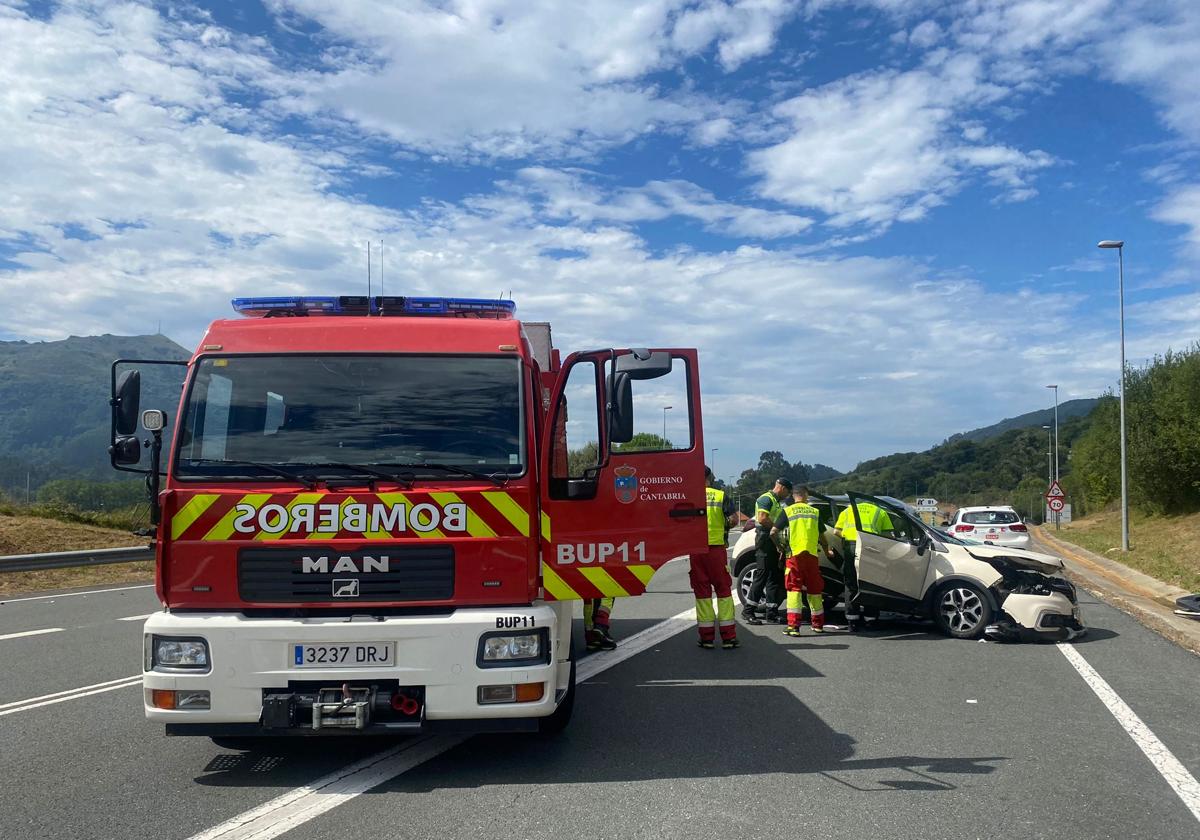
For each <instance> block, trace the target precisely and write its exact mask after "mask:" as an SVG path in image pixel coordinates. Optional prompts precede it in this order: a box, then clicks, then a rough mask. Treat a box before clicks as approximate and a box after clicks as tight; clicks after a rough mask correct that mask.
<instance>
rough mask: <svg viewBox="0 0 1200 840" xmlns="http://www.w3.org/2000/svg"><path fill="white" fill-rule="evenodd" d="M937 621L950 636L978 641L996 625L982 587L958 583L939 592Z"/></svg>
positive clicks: (934, 615) (951, 584) (950, 584)
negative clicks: (984, 632)
mask: <svg viewBox="0 0 1200 840" xmlns="http://www.w3.org/2000/svg"><path fill="white" fill-rule="evenodd" d="M933 620H934V621H935V622H936V623H937V626H938V627H940V628H941V630H942V632H943V633H945V634H946V635H948V636H953V637H954V638H956V639H976V638H979V636H981V635H982V634H983V631H984V628H986V627H987V626H988V624H990V623H991V621H992V606H991V604H989V603H988V600H987V597H986V596H985V595H984V594H983V591H982V590H981V589H980V588H979V587H978V586H975V585H974V584H972V583H965V582H963V581H960V580H956V581H952V582H951V583H948V584H946V585H945V586H943V587H942V588H941V589H940V590H938V594H937V597H936V598H935V599H934V602H933Z"/></svg>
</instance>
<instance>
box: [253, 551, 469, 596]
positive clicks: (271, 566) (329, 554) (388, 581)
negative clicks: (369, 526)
mask: <svg viewBox="0 0 1200 840" xmlns="http://www.w3.org/2000/svg"><path fill="white" fill-rule="evenodd" d="M339 569H340V571H339ZM238 594H239V595H240V596H241V599H242V600H243V601H247V602H251V603H253V602H259V603H263V602H274V603H284V602H292V603H300V602H306V603H349V604H353V603H355V602H363V601H392V602H396V601H444V600H448V599H449V598H451V597H453V596H454V549H453V548H452V547H451V546H449V545H431V546H424V545H404V546H385V545H381V546H378V547H376V546H371V547H370V548H366V549H356V550H353V551H348V550H340V549H332V548H325V547H320V546H313V547H311V548H310V547H308V546H305V547H303V548H244V549H242V550H241V551H240V552H238Z"/></svg>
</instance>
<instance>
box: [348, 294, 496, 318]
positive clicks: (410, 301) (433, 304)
mask: <svg viewBox="0 0 1200 840" xmlns="http://www.w3.org/2000/svg"><path fill="white" fill-rule="evenodd" d="M372 303H373V309H374V311H375V312H377V313H379V314H381V315H418V316H420V315H424V316H434V317H442V318H456V317H457V318H471V317H474V318H499V319H506V318H511V317H513V314H514V313H515V312H516V311H517V304H516V302H515V301H511V300H495V299H491V298H444V297H394V298H392V297H376V298H375V299H374V300H373V301H372Z"/></svg>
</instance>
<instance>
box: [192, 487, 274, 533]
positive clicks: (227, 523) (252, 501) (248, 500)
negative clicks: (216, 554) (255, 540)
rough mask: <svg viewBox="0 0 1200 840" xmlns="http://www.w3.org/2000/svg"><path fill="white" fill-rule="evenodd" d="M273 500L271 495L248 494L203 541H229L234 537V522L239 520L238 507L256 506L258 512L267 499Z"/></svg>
mask: <svg viewBox="0 0 1200 840" xmlns="http://www.w3.org/2000/svg"><path fill="white" fill-rule="evenodd" d="M269 498H271V494H270V493H247V494H246V495H245V496H242V498H241V499H239V500H238V502H237V504H235V505H234V506H233V507H231V508H230V509H229V512H228V513H226V514H225V515H224V516H222V517H221V521H220V522H218V523H217V524H216V525H214V526H212V527H211V528H209V529H208V533H207V534H205V535H204V536H203V537H201V539H203V540H207V541H209V542H213V541H219V540H227V539H229V538H230V537H231V536H233V520H235V519H237V516H238V513H237V506H238V505H254V509H255V510H258V508H259V507H261V506H262V505H263V504H265V503H266V501H267V499H269Z"/></svg>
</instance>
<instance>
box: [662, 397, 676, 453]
mask: <svg viewBox="0 0 1200 840" xmlns="http://www.w3.org/2000/svg"><path fill="white" fill-rule="evenodd" d="M674 407H675V406H673V405H664V406H663V449H666V448H667V412H668V411H670V410H671V409H672V408H674Z"/></svg>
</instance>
